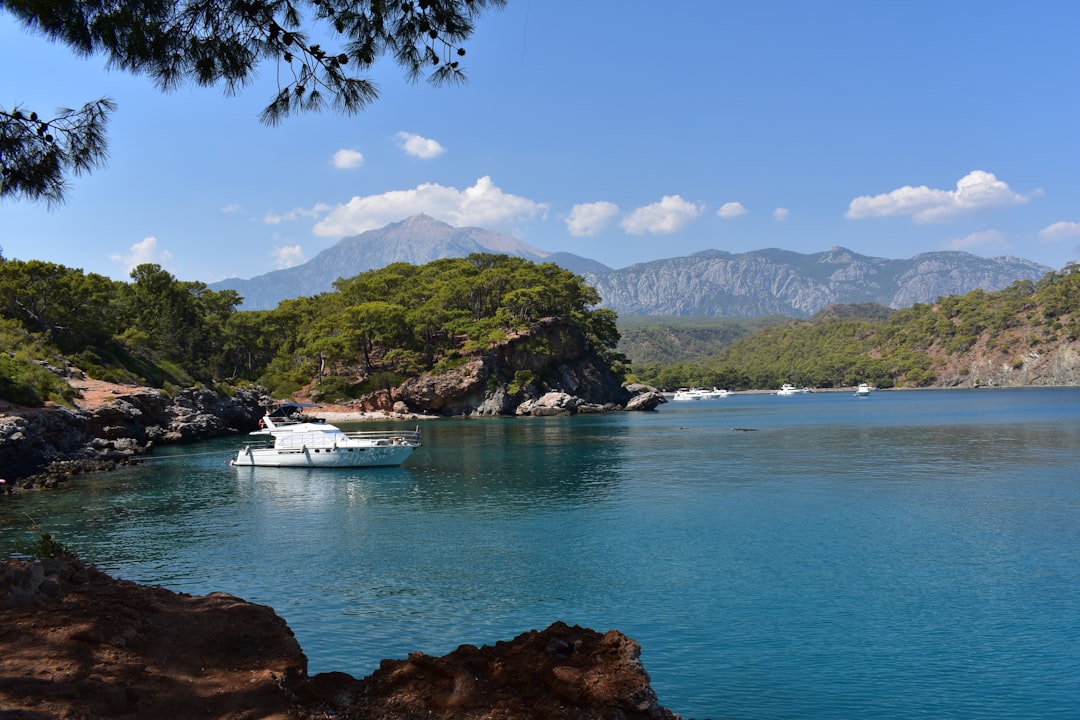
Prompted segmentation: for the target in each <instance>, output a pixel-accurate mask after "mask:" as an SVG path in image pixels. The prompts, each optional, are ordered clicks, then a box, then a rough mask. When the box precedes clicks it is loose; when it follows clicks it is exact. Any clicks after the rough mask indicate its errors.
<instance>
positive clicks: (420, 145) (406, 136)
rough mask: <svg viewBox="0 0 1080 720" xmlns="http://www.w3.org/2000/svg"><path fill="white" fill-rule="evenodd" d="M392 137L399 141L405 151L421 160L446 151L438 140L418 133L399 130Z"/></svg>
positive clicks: (435, 156) (437, 155) (434, 156)
mask: <svg viewBox="0 0 1080 720" xmlns="http://www.w3.org/2000/svg"><path fill="white" fill-rule="evenodd" d="M394 137H396V138H397V140H398V142H399V143H401V147H402V148H404V150H405V152H406V153H408V154H409V155H412V156H413V157H418V158H420V159H422V160H430V159H432V158H437V157H439V156H440V155H442V154H443V153H444V152H446V148H444V147H443V146H442V145H440V144H439V143H438V142H436V141H434V140H432V139H430V138H426V137H421V136H420V135H414V134H412V133H407V132H399V133H398V134H397V135H395V136H394Z"/></svg>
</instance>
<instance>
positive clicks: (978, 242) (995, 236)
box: [944, 230, 1011, 254]
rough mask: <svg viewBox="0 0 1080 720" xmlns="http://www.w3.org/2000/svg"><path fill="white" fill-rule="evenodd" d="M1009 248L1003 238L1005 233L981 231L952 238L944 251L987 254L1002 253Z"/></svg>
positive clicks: (1007, 242)
mask: <svg viewBox="0 0 1080 720" xmlns="http://www.w3.org/2000/svg"><path fill="white" fill-rule="evenodd" d="M1010 247H1011V246H1010V245H1009V241H1008V240H1007V239H1006V238H1005V233H1002V232H999V231H997V230H982V231H980V232H973V233H971V234H970V235H965V236H964V237H959V238H954V239H952V240H949V241H948V242H946V243H945V245H944V248H945V249H946V250H962V251H963V252H982V253H987V254H992V253H1003V252H1006V251H1008V250H1009V248H1010Z"/></svg>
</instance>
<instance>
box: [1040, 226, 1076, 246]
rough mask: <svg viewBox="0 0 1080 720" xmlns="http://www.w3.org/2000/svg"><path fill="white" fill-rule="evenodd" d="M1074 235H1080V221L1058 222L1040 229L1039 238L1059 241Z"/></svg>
mask: <svg viewBox="0 0 1080 720" xmlns="http://www.w3.org/2000/svg"><path fill="white" fill-rule="evenodd" d="M1074 237H1080V223H1075V222H1056V223H1054V224H1053V225H1047V226H1046V227H1044V228H1043V229H1042V230H1040V231H1039V239H1041V240H1045V241H1047V242H1058V241H1060V240H1068V239H1069V238H1074Z"/></svg>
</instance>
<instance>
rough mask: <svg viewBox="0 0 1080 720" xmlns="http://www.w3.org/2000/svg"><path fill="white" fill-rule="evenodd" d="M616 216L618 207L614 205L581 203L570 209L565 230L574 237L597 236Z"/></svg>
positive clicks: (602, 202)
mask: <svg viewBox="0 0 1080 720" xmlns="http://www.w3.org/2000/svg"><path fill="white" fill-rule="evenodd" d="M618 214H619V206H618V205H616V204H615V203H610V202H605V201H600V202H594V203H581V204H578V205H575V206H574V207H573V208H571V209H570V215H569V216H568V217H567V218H566V229H567V230H569V231H570V234H571V235H574V236H575V237H583V236H587V235H597V234H599V233H602V232H603V231H604V230H607V227H608V225H609V224H611V220H612V219H613V218H614V217H615V216H616V215H618Z"/></svg>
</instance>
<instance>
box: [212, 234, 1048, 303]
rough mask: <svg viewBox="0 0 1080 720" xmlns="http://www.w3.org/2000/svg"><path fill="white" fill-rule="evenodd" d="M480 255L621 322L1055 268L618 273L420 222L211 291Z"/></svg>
mask: <svg viewBox="0 0 1080 720" xmlns="http://www.w3.org/2000/svg"><path fill="white" fill-rule="evenodd" d="M477 252H500V253H506V254H508V255H516V256H520V257H524V258H527V259H529V260H535V261H544V262H554V263H556V264H558V265H560V266H561V267H564V268H566V269H567V270H570V271H571V272H574V273H577V274H579V275H581V276H582V277H584V278H585V279H586V280H587V281H588V282H589V283H590V284H592V285H594V286H595V287H596V289H597V290H598V291H599V293H600V297H601V298H602V299H603V306H604V307H609V308H612V309H613V310H615V311H616V312H618V313H619V314H620V315H697V316H715V317H725V316H726V317H759V316H763V315H786V316H788V317H806V316H809V315H813V314H814V313H815V312H817V311H819V310H822V309H823V308H825V307H828V306H829V305H834V304H838V303H843V304H850V303H866V302H873V303H877V304H879V305H884V306H886V307H891V308H902V307H908V306H910V305H914V304H915V303H921V302H933V301H935V300H937V298H939V297H941V296H944V295H958V294H963V293H967V292H970V291H971V290H974V289H976V288H982V289H983V290H986V291H993V290H1000V289H1002V288H1004V287H1007V286H1008V285H1011V284H1012V283H1013V282H1015V281H1017V280H1023V279H1028V280H1037V279H1039V278H1041V277H1042V276H1043V275H1045V274H1046V273H1047V272H1049V271H1050V270H1052V268H1049V267H1046V266H1043V265H1038V264H1036V263H1033V262H1031V261H1029V260H1024V259H1022V258H1016V257H998V258H983V257H978V256H976V255H971V254H969V253H963V252H933V253H923V254H921V255H916V256H915V257H913V258H910V259H907V260H889V259H886V258H876V257H868V256H866V255H858V254H856V253H853V252H851V251H850V250H846V249H844V248H840V247H836V248H833V249H832V250H829V251H828V252H822V253H815V254H812V255H803V254H800V253H795V252H789V251H786V250H775V249H773V250H757V251H754V252H747V253H740V254H737V255H736V254H732V253H728V252H722V251H719V250H706V251H705V252H700V253H696V254H694V255H690V256H687V257H677V258H668V259H666V260H655V261H653V262H647V263H640V264H637V265H631V266H630V267H626V268H622V269H620V270H612V269H611V268H609V267H607V266H606V265H604V264H602V263H599V262H596V261H595V260H590V259H588V258H584V257H580V256H578V255H574V254H572V253H550V252H547V251H546V250H540V249H538V248H535V247H531V246H529V245H526V244H525V243H522V242H520V241H519V240H517V239H516V238H513V237H510V236H508V235H501V234H499V233H496V232H492V231H490V230H484V229H481V228H476V227H466V228H455V227H453V226H452V225H448V224H446V223H444V222H440V221H438V220H435V219H434V218H431V217H428V216H427V215H417V216H415V217H411V218H409V219H407V220H403V221H402V222H399V223H393V224H391V225H387V226H386V227H384V228H381V229H379V230H370V231H368V232H365V233H362V234H360V235H356V236H354V237H349V238H345V239H344V240H342V241H341V242H339V243H338V244H337V245H335V246H333V247H331V248H328V249H326V250H324V251H322V252H321V253H319V254H318V255H316V256H315V257H314V258H312V259H311V260H310V261H308V262H306V263H304V264H303V265H298V266H296V267H292V268H289V269H287V270H276V271H274V272H271V273H267V274H265V275H260V276H258V277H254V278H251V279H250V280H241V279H239V278H232V279H230V280H223V281H222V282H219V283H215V284H213V285H211V286H210V287H211V289H213V290H222V289H226V288H229V289H232V290H236V291H237V292H239V293H240V294H241V295H242V296H243V297H244V304H243V305H242V306H241V307H242V309H245V310H254V309H266V308H272V307H275V306H276V305H277V304H278V303H279V302H280V301H282V300H285V299H287V298H294V297H299V296H301V295H309V296H310V295H317V294H319V293H322V292H327V291H329V290H332V289H333V282H334V281H335V280H337V279H338V278H340V277H352V276H354V275H357V274H358V273H361V272H365V271H367V270H372V269H376V268H382V267H386V266H387V265H390V264H391V263H395V262H408V263H413V264H415V265H423V264H424V263H428V262H431V261H432V260H438V259H441V258H447V257H466V256H467V255H470V254H472V253H477Z"/></svg>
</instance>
